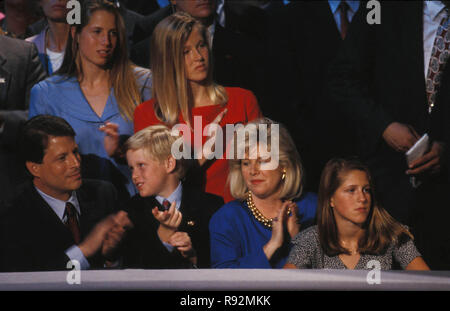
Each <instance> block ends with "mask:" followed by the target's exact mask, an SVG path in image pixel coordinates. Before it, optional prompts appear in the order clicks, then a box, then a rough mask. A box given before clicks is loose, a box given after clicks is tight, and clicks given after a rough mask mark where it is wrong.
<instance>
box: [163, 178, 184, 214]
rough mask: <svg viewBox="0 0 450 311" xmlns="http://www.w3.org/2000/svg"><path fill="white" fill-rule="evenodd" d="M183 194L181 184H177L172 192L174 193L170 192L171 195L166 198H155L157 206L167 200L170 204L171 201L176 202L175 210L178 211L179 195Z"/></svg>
mask: <svg viewBox="0 0 450 311" xmlns="http://www.w3.org/2000/svg"><path fill="white" fill-rule="evenodd" d="M182 194H183V186H182V185H181V182H180V183H179V184H178V187H177V188H176V189H175V190H174V192H172V194H171V195H169V197H168V198H164V197H162V196H159V195H157V196H156V200H157V201H158V203H159V204H161V205H162V203H163V201H164V200H168V201H169V202H170V203H172V202H173V201H175V202H176V204H177V205H176V208H177V209H180V205H181V195H182Z"/></svg>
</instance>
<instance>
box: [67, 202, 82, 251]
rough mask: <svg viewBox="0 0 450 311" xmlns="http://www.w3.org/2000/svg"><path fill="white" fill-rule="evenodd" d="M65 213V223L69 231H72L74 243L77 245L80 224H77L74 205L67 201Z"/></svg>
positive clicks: (79, 235) (79, 236)
mask: <svg viewBox="0 0 450 311" xmlns="http://www.w3.org/2000/svg"><path fill="white" fill-rule="evenodd" d="M65 215H66V216H67V220H66V222H65V225H66V226H67V228H69V230H70V232H72V236H73V239H74V241H75V244H77V245H78V244H79V243H80V239H81V233H80V226H79V224H78V218H77V211H76V210H75V206H73V205H72V204H71V203H69V202H67V203H66V211H65Z"/></svg>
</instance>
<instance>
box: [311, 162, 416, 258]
mask: <svg viewBox="0 0 450 311" xmlns="http://www.w3.org/2000/svg"><path fill="white" fill-rule="evenodd" d="M353 170H359V171H363V172H365V173H366V176H367V179H368V181H369V186H370V189H371V197H372V206H371V208H370V212H369V215H368V216H367V220H366V222H365V224H364V229H365V234H364V235H363V237H362V238H361V239H360V241H359V245H358V251H359V252H360V253H366V254H380V253H382V252H383V251H384V250H385V249H386V248H387V247H388V246H389V245H390V244H391V243H392V242H397V243H399V244H402V243H403V242H404V241H406V240H407V239H408V238H411V239H413V236H412V234H411V233H410V232H409V231H408V229H407V228H405V227H404V226H403V225H401V224H400V223H399V222H397V221H396V220H395V219H394V218H393V217H392V216H391V215H389V213H388V212H387V211H386V210H385V209H384V208H382V207H381V206H380V205H379V204H378V202H377V200H376V197H375V188H374V185H373V181H372V177H371V175H370V171H369V168H368V167H367V166H366V165H365V164H363V163H362V162H360V161H359V160H358V159H356V158H348V159H339V158H335V159H331V160H330V161H328V163H327V164H326V165H325V168H324V169H323V172H322V176H321V179H320V185H319V194H318V206H317V226H318V232H319V239H320V244H321V246H322V248H323V250H324V251H325V253H326V254H327V255H328V256H334V255H338V254H342V253H344V254H350V252H349V250H348V249H346V248H344V247H343V246H342V245H341V244H340V243H339V238H338V229H337V225H336V221H335V218H334V211H333V208H332V207H331V205H330V201H331V198H332V196H333V195H334V193H335V192H336V190H337V189H338V188H339V187H340V186H341V184H342V182H343V179H344V177H345V176H346V175H347V174H348V173H349V172H350V171H353Z"/></svg>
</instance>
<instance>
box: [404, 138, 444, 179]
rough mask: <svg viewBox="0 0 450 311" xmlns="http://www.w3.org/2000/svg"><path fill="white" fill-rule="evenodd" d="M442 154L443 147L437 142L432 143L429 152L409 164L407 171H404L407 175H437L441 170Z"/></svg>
mask: <svg viewBox="0 0 450 311" xmlns="http://www.w3.org/2000/svg"><path fill="white" fill-rule="evenodd" d="M443 154H444V145H443V144H442V143H439V142H433V144H432V145H431V149H430V151H428V152H427V153H425V154H424V155H423V156H422V157H420V158H419V159H417V160H415V161H413V162H411V163H410V164H409V165H408V166H409V169H408V170H407V171H406V174H408V175H418V174H424V173H429V174H432V175H433V174H438V173H439V172H440V170H441V164H442V161H443V159H442V157H443Z"/></svg>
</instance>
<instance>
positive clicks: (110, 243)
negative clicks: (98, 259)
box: [102, 211, 133, 261]
mask: <svg viewBox="0 0 450 311" xmlns="http://www.w3.org/2000/svg"><path fill="white" fill-rule="evenodd" d="M113 221H114V225H113V227H112V228H111V229H110V230H109V231H108V232H107V234H106V237H105V240H104V241H103V245H102V255H103V257H105V258H107V259H108V260H110V261H112V260H114V259H115V258H114V257H115V256H114V255H115V253H116V251H117V249H118V248H119V246H120V244H121V242H122V241H123V238H124V237H125V234H126V232H127V231H128V230H129V229H132V228H133V223H132V222H131V220H130V219H129V218H128V214H127V213H126V212H124V211H120V212H118V213H117V214H115V215H114V216H113Z"/></svg>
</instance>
